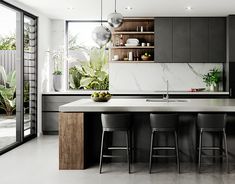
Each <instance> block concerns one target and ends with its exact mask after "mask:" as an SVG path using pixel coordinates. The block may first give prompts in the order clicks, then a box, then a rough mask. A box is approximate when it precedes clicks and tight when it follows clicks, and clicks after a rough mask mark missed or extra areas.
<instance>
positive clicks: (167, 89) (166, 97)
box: [163, 80, 169, 102]
mask: <svg viewBox="0 0 235 184" xmlns="http://www.w3.org/2000/svg"><path fill="white" fill-rule="evenodd" d="M163 99H165V100H166V101H167V102H169V81H168V80H166V96H165V97H164V96H163Z"/></svg>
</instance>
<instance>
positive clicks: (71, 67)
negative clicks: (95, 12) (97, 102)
mask: <svg viewBox="0 0 235 184" xmlns="http://www.w3.org/2000/svg"><path fill="white" fill-rule="evenodd" d="M99 25H100V22H99V21H92V22H91V21H87V22H84V21H82V22H78V21H76V22H67V46H68V47H67V48H68V52H67V53H68V65H67V66H68V67H67V68H68V89H70V90H108V88H109V75H108V50H106V49H105V48H99V47H98V46H97V44H96V43H95V42H94V41H93V40H92V31H93V30H94V28H95V27H97V26H99Z"/></svg>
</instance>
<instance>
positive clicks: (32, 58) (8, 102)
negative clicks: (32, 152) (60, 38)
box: [0, 2, 37, 153]
mask: <svg viewBox="0 0 235 184" xmlns="http://www.w3.org/2000/svg"><path fill="white" fill-rule="evenodd" d="M36 66H37V18H36V17H34V16H32V15H30V14H28V13H27V12H24V11H23V10H20V9H18V8H16V7H14V6H11V5H9V4H7V3H5V2H0V153H3V152H5V151H6V150H9V149H12V148H13V147H15V146H17V145H19V144H21V143H22V142H24V141H26V140H27V139H28V138H32V137H35V136H36V127H37V126H36V125H37V122H36V120H37V67H36Z"/></svg>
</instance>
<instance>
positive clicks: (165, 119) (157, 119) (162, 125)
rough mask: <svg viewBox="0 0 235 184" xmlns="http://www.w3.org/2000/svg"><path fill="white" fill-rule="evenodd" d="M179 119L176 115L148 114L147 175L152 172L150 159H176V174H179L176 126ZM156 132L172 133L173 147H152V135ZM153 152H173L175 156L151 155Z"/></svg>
mask: <svg viewBox="0 0 235 184" xmlns="http://www.w3.org/2000/svg"><path fill="white" fill-rule="evenodd" d="M178 122H179V117H178V115H177V114H154V113H151V114H150V125H151V129H152V134H151V146H150V160H149V173H151V170H152V158H164V157H176V162H177V167H178V172H179V173H180V161H179V147H178V133H177V126H178ZM157 132H172V133H174V137H175V146H173V147H172V146H164V147H160V146H156V147H154V135H155V133H157ZM154 150H175V153H176V154H175V155H173V156H172V155H159V154H153V151H154Z"/></svg>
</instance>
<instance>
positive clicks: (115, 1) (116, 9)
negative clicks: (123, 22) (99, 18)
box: [115, 0, 117, 13]
mask: <svg viewBox="0 0 235 184" xmlns="http://www.w3.org/2000/svg"><path fill="white" fill-rule="evenodd" d="M115 13H117V3H116V0H115Z"/></svg>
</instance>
